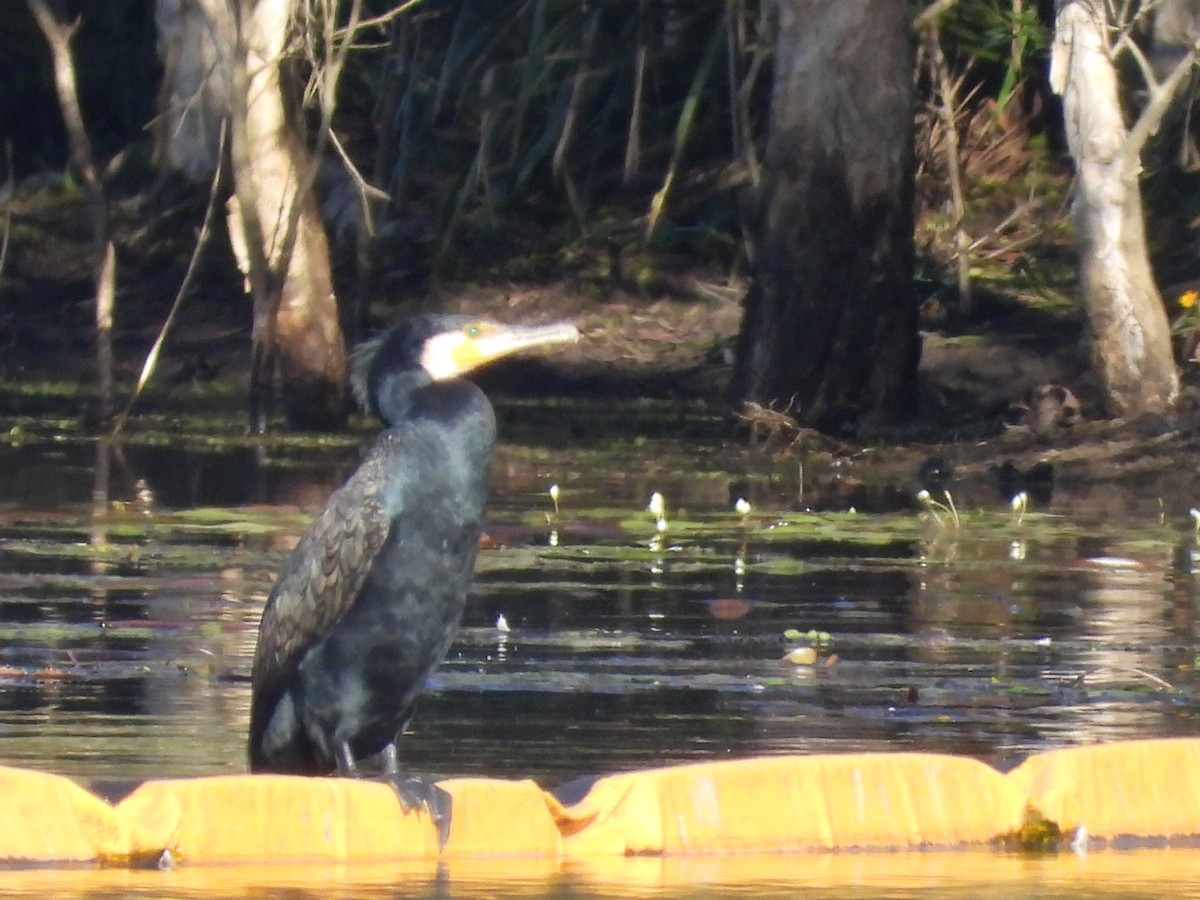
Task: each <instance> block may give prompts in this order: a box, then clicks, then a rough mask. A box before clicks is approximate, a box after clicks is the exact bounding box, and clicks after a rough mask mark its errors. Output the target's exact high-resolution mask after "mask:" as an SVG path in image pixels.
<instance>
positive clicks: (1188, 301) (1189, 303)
mask: <svg viewBox="0 0 1200 900" xmlns="http://www.w3.org/2000/svg"><path fill="white" fill-rule="evenodd" d="M1197 300H1200V291H1197V290H1195V289H1192V290H1187V291H1184V292H1183V293H1182V294H1180V295H1179V305H1180V306H1182V307H1183V308H1184V309H1191V308H1192V307H1193V306H1195V305H1196V301H1197Z"/></svg>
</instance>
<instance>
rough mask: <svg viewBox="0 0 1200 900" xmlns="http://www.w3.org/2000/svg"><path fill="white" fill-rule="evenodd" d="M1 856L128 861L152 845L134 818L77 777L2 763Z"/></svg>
mask: <svg viewBox="0 0 1200 900" xmlns="http://www.w3.org/2000/svg"><path fill="white" fill-rule="evenodd" d="M0 797H2V798H3V802H0V861H3V862H6V863H14V862H31V863H32V862H36V863H48V862H76V863H78V862H88V863H97V862H99V863H108V864H123V863H128V862H129V861H131V860H134V859H136V858H137V857H139V856H141V855H143V854H146V853H147V852H151V853H152V852H153V851H152V841H148V840H146V839H144V838H143V836H142V835H141V833H140V831H139V829H138V828H137V826H136V825H135V824H134V823H133V822H132V820H129V819H126V818H124V817H122V816H120V815H118V814H117V813H116V812H115V811H114V810H113V808H112V807H111V806H109V805H108V804H107V803H105V802H104V801H103V800H101V799H100V798H99V797H97V796H95V795H94V794H91V793H89V792H88V791H86V790H84V789H83V788H81V787H80V786H79V785H77V784H75V782H73V781H71V780H69V779H67V778H63V777H62V776H61V775H52V774H49V773H47V772H35V771H31V770H29V769H14V768H9V767H7V766H0Z"/></svg>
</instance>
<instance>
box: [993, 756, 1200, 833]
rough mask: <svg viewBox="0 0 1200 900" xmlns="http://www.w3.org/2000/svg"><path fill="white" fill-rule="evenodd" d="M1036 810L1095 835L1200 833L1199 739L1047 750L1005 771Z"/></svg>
mask: <svg viewBox="0 0 1200 900" xmlns="http://www.w3.org/2000/svg"><path fill="white" fill-rule="evenodd" d="M1008 778H1009V779H1010V780H1011V781H1012V782H1013V784H1014V785H1016V786H1017V788H1018V789H1019V790H1020V791H1021V792H1022V793H1024V794H1025V795H1026V796H1027V797H1028V798H1029V804H1030V805H1031V806H1032V807H1033V808H1034V809H1036V810H1037V812H1038V813H1040V814H1041V815H1042V816H1044V817H1045V818H1046V819H1048V820H1049V821H1051V822H1053V823H1054V824H1055V825H1057V826H1058V828H1059V830H1060V831H1062V832H1064V833H1067V834H1071V833H1074V832H1075V831H1076V829H1078V828H1079V826H1081V825H1082V826H1083V827H1084V828H1086V830H1087V834H1088V835H1089V836H1090V837H1093V838H1100V839H1104V840H1111V839H1114V838H1120V837H1132V838H1141V839H1152V838H1180V837H1185V836H1194V835H1200V740H1197V739H1194V738H1174V739H1172V738H1167V739H1162V740H1146V741H1125V742H1121V743H1116V744H1097V745H1094V746H1090V747H1071V748H1068V749H1065V750H1051V751H1048V752H1046V753H1039V754H1037V755H1035V756H1031V757H1029V758H1028V759H1027V760H1025V762H1023V763H1021V765H1019V766H1018V767H1017V768H1015V769H1013V770H1012V771H1011V772H1009V773H1008Z"/></svg>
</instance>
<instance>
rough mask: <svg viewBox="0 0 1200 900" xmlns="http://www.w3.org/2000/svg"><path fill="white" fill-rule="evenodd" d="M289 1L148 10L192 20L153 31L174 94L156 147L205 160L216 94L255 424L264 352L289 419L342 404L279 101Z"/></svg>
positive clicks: (263, 392) (337, 335) (342, 375)
mask: <svg viewBox="0 0 1200 900" xmlns="http://www.w3.org/2000/svg"><path fill="white" fill-rule="evenodd" d="M292 7H293V2H292V0H159V10H158V12H159V22H160V27H163V26H164V23H165V22H175V23H176V24H178V25H180V26H181V27H182V26H187V25H190V26H191V27H192V28H193V31H192V32H191V33H190V35H188V36H178V35H175V34H174V33H173V32H172V33H171V34H169V35H167V36H164V38H163V45H164V56H165V60H164V68H165V69H166V72H167V74H168V75H171V74H172V73H176V74H177V77H178V83H177V84H176V85H175V86H173V87H171V88H168V87H167V86H164V91H163V96H164V98H166V99H168V100H170V101H172V102H173V104H174V105H173V106H172V107H170V112H169V114H168V116H167V120H168V122H169V123H170V124H169V125H167V126H164V129H163V135H164V138H163V139H164V140H165V141H166V145H165V147H164V148H163V149H162V154H161V155H162V156H163V157H164V158H165V159H167V160H169V161H171V162H172V164H174V165H176V166H179V167H180V168H182V169H184V171H188V172H192V173H196V172H200V173H205V174H207V172H208V171H209V170H210V168H215V161H216V157H215V154H214V153H213V152H212V150H213V147H214V146H216V145H215V144H214V134H213V132H214V128H213V123H212V111H213V109H214V108H219V107H220V105H221V103H223V102H224V103H227V105H228V106H227V109H225V110H224V111H223V112H224V113H225V114H226V115H227V116H228V117H229V133H230V159H231V162H232V170H233V180H234V196H233V197H232V198H231V200H230V203H229V226H230V227H229V232H230V240H231V243H232V244H233V248H234V253H235V256H236V257H237V259H238V262H239V265H240V267H241V269H242V272H243V274H245V275H246V281H247V288H248V290H249V292H250V293H251V295H252V296H253V303H254V315H253V338H254V350H253V353H254V358H253V365H252V375H251V398H252V402H251V406H252V409H251V420H252V425H253V426H254V427H255V428H256V429H257V430H260V431H261V430H263V429H265V427H266V423H267V420H268V418H269V416H270V394H271V379H272V376H273V372H274V368H275V365H276V363H278V367H279V373H280V376H281V381H282V399H283V407H284V413H285V416H286V418H287V421H288V424H289V425H290V426H291V427H293V428H302V429H314V430H318V429H328V428H334V427H337V426H339V425H341V424H342V423H343V422H344V421H345V415H346V392H345V380H346V354H345V346H344V342H343V338H342V333H341V326H340V323H339V317H338V308H337V299H336V297H335V296H334V292H333V280H332V273H331V269H330V259H329V246H328V241H327V239H326V236H325V232H324V228H323V225H322V222H321V219H320V212H319V209H318V206H317V202H316V198H315V195H314V193H313V190H312V182H313V173H314V168H313V161H312V158H311V154H309V152H308V151H307V149H306V148H305V147H304V146H303V144H302V143H301V142H300V140H299V139H298V138H297V137H296V136H295V133H294V131H293V129H292V125H291V123H290V121H289V119H288V116H287V113H286V108H285V103H284V93H283V84H282V73H281V66H282V64H283V63H284V59H285V44H286V41H287V40H288V38H289V36H290V35H291V34H292V32H291V29H290V17H291V15H292V12H293V9H292ZM172 54H173V55H172ZM189 141H190V143H189Z"/></svg>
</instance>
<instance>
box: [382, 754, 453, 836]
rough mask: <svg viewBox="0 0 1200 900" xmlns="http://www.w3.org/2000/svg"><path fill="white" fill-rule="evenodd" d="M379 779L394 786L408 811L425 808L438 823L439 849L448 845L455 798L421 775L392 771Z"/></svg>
mask: <svg viewBox="0 0 1200 900" xmlns="http://www.w3.org/2000/svg"><path fill="white" fill-rule="evenodd" d="M379 780H380V781H383V782H385V783H387V784H389V785H391V786H392V790H394V791H395V792H396V797H397V798H398V799H399V800H400V808H401V809H403V810H404V811H405V812H406V813H409V812H412V811H413V810H414V809H424V810H425V812H426V814H427V815H428V816H429V819H430V821H431V822H433V823H434V824H435V825H437V830H438V849H439V850H440V849H441V848H443V847H445V846H446V841H448V840H449V839H450V817H451V814H452V812H453V809H452V808H453V805H454V798H452V797H451V796H450V794H449V793H448V792H447V791H444V790H442V788H440V787H438V786H437V785H436V784H434V783H433V782H430V781H426V780H425V779H424V778H421V777H420V776H419V775H405V774H404V773H403V772H390V773H387V774H384V775H380V776H379Z"/></svg>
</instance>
